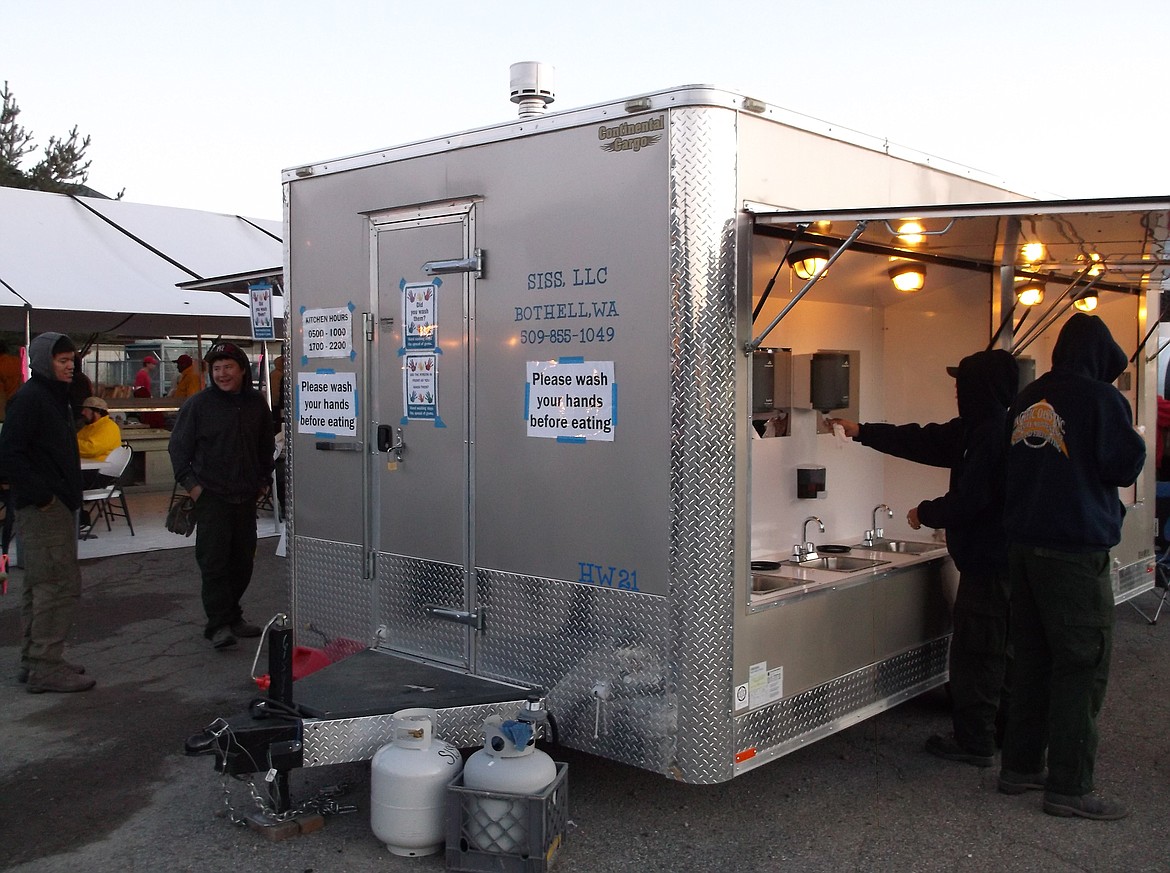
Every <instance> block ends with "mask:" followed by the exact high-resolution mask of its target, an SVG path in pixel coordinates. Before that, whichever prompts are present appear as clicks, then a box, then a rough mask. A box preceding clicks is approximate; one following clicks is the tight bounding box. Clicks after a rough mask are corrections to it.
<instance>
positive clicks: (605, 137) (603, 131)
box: [597, 115, 666, 152]
mask: <svg viewBox="0 0 1170 873" xmlns="http://www.w3.org/2000/svg"><path fill="white" fill-rule="evenodd" d="M664 130H666V116H665V115H659V116H658V117H657V118H648V119H646V120H645V121H637V122H630V121H623V122H622V123H621V124H617V125H614V126H613V127H606V126H605V125H602V126H601V127H599V128H597V138H598V139H599V140H601V142H602V146H601V149H602V151H606V152H640V151H641V150H642V149H644V148H649V147H650V146H652V145H654V144H655V143H657V142H659V141H660V140H661V139H662V133H661V131H664Z"/></svg>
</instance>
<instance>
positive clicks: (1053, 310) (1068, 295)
mask: <svg viewBox="0 0 1170 873" xmlns="http://www.w3.org/2000/svg"><path fill="white" fill-rule="evenodd" d="M1091 269H1092V265H1089V266H1087V267H1085V268H1084V269H1083V270H1081V271H1080V272H1079V273H1078V274H1077V275H1076V276H1074V277H1073V280H1072V282H1070V283H1069V284H1068V286H1067V287H1066V288H1065V289H1064V293H1062V294H1061V295H1060V296H1059V297H1057V298H1056V299H1055V300H1053V301H1052V305H1051V306H1049V307H1048V309H1046V310H1045V311H1044V314H1043V315H1042V316H1040V319H1039V320H1038V321H1037V322H1036V323H1035V324H1033V325H1032V327H1031V329H1029V330H1028V331H1027V332H1026V333H1025V334H1024V335H1023V336H1022V337H1020V340H1019V342H1017V343H1014V344H1013V346H1012V354H1013V355H1019V354H1020V353H1022V352H1023V351H1024V349H1026V348H1027V347H1028V346H1030V345H1031V344H1032V343H1033V342H1035V341H1036V340H1037V339H1039V338H1040V335H1041V334H1043V333H1044V331H1046V330H1048V328H1050V327H1052V325H1053V324H1055V323H1056V320H1057V319H1058V318H1060V316H1061V315H1063V314H1064V311H1063V310H1059V311H1058V307H1060V304H1062V303H1064V302H1065V300H1066V299H1067V300H1068V306H1071V305H1072V304H1073V302H1074V298H1073V297H1072V292H1073V290H1074V289H1075V288H1076V287H1077V285H1078V284H1079V283H1080V281H1081V279H1083V278H1085V276H1086V275H1088V272H1089V270H1091ZM1097 279H1098V277H1097V276H1094V277H1093V280H1092V281H1091V282H1089V283H1088V284H1087V285H1086V286H1085V287H1084V288H1082V289H1081V291H1080V293H1081V294H1082V295H1083V294H1084V292H1085V291H1088V290H1089V289H1090V288H1092V287H1093V285H1094V284H1096V282H1097ZM1065 308H1066V309H1067V306H1066V307H1065Z"/></svg>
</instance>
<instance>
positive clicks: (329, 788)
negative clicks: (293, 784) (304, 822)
mask: <svg viewBox="0 0 1170 873" xmlns="http://www.w3.org/2000/svg"><path fill="white" fill-rule="evenodd" d="M230 778H232V779H235V780H236V781H238V782H246V783H247V784H248V792H249V794H251V796H252V803H253V805H255V807H256V810H257V812H259V813H260V815H261V816H262V817H263V818H264V820H265V821H268V822H271V823H273V824H278V823H280V822H284V821H288V820H289V819H292V818H296V817H297V816H301V815H305V814H306V813H314V812H315V813H318V814H320V815H344V814H346V813H350V812H357V809H358V808H357V807H356V806H354V805H353V804H343V803H339V802H338V798H339V797H341V795H343V794H345V793H346V792H347V791H349V789H350V785H349V783H348V782H342V783H340V784H338V785H326V786H325V787H324V788H321V789H319V790H318V791H317V793H316V794H314V795H313V796H312V797H309V798H307V799H305V800H303V801H301V802H300V803H298V804H297V805H296V806H293V807H290V808H289V809H287V810H285V811H284V812H277V811H276V810H275V809H274V806H273V803H272V800H271V798H266V797H265V796H264V795H263V794H261V793H260V791H259V790H257V788H256V783H255V781H254V780H253V779H251V778H248V777H243V776H234V777H230ZM223 805H224V807H225V808H226V809H227V815H228V821H230V822H231V823H232V824H234V825H238V826H240V827H246V826H247V824H248V819H247V818H245V817H244V816H242V815H240V814H239V813H238V812H236V808H235V807H234V806H233V805H232V790H231V784H230V782H229V776H228V775H227V774H226V773H225V774H224V776H223Z"/></svg>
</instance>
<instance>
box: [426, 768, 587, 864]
mask: <svg viewBox="0 0 1170 873" xmlns="http://www.w3.org/2000/svg"><path fill="white" fill-rule="evenodd" d="M555 763H556V766H557V776H556V778H555V779H553V781H552V784H551V785H549V786H548V787H547V788H545V789H544V790H543V791H541V792H540V793H539V794H511V793H509V792H506V791H487V790H484V789H478V788H467V787H466V786H464V784H463V774H462V773H460V774H459V775H458V776H456V777H455V778H454V779H452V780H451V782H450V783H449V784H448V786H447V869H448V870H460V871H470V873H545V871H547V870H548V869H549V868H550V867H551V866H552V862H553V860H554V859H555V858H556V856H557V853H558V852H559V851H560V849H561V846H563V845H564V842H565V828H566V826H567V825H568V822H569V765H568V764H565V763H563V762H561V761H557V762H555Z"/></svg>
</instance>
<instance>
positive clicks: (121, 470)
mask: <svg viewBox="0 0 1170 873" xmlns="http://www.w3.org/2000/svg"><path fill="white" fill-rule="evenodd" d="M133 456H134V450H133V449H132V448H130V447H129V446H118V448H116V449H114V450H113V451H112V452H110V454H109V455H107V456H106V460H105V461H104V462H103V463H102V466H101V467H100V468H99V469H98V475H100V476H101V477H103V479H105V484H104V485H102V486H101V487H100V488H90V489H89V490H87V491H83V492H82V494H81V506H82V508H83V509H85V510H86V511H87V513H88V515H89V523H88V524H85V525H83V526H82V529H81V530H79V531H78V533H79V534H80V536H81V539H83V540H87V539H89V538H90V536H91V535H92V534H93V526H94V524H95V523H96V522H97V519H98V518H102V519H104V520H105V522H106V530H107V531H109V530H113V527H112V526H111V525H110V521H111V520H112V519H114V518H124V519H126V524H127V525H128V526H129V527H130V536H134V522H133V521H131V520H130V507H129V506H128V505H127V503H126V491H125V489H124V488H123V487H122V476H123V475H124V474H125V472H126V470H127V468H129V466H130V459H131V458H132V457H133ZM95 513H96V515H95Z"/></svg>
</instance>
